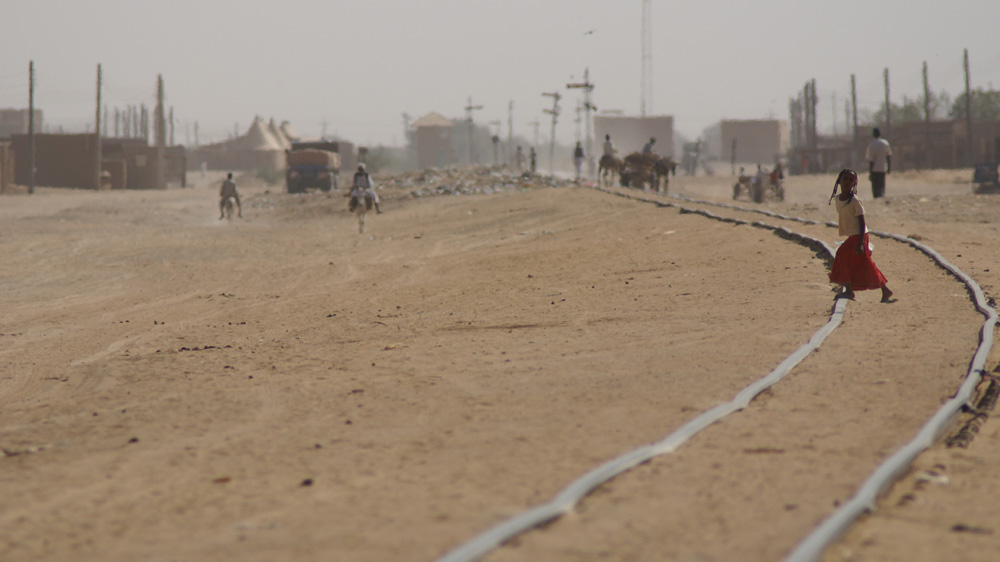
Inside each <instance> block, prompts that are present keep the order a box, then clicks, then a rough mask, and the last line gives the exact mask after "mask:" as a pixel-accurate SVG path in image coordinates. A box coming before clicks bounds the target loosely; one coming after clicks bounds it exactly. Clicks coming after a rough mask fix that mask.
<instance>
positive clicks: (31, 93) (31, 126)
mask: <svg viewBox="0 0 1000 562" xmlns="http://www.w3.org/2000/svg"><path fill="white" fill-rule="evenodd" d="M33 193H35V61H28V194H29V195H30V194H33Z"/></svg>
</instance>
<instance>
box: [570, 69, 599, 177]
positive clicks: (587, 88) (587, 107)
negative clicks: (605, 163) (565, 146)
mask: <svg viewBox="0 0 1000 562" xmlns="http://www.w3.org/2000/svg"><path fill="white" fill-rule="evenodd" d="M566 87H567V88H570V89H573V88H579V89H582V90H583V111H584V115H585V117H586V120H587V125H586V132H587V170H588V173H589V174H590V176H591V177H593V176H594V173H595V171H594V151H593V136H594V135H593V133H592V132H591V127H592V125H593V120H592V119H591V118H590V112H591V111H597V106H596V105H594V104H593V103H591V101H590V94H591V92H593V91H594V85H593V84H592V83H591V82H590V68H589V67H588V68H586V69H584V71H583V82H576V83H573V84H566Z"/></svg>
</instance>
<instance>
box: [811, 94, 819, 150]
mask: <svg viewBox="0 0 1000 562" xmlns="http://www.w3.org/2000/svg"><path fill="white" fill-rule="evenodd" d="M810 91H811V92H812V119H811V121H812V131H811V132H812V149H813V152H816V151H817V150H818V149H819V127H818V123H817V121H818V119H816V107H817V106H818V105H819V96H818V95H817V94H816V79H815V78H813V79H812V87H811V88H810Z"/></svg>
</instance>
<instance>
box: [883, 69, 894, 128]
mask: <svg viewBox="0 0 1000 562" xmlns="http://www.w3.org/2000/svg"><path fill="white" fill-rule="evenodd" d="M882 78H883V80H884V81H885V131H883V134H882V138H887V137H890V136H892V105H891V104H890V103H889V68H888V67H886V69H885V70H884V71H883V72H882Z"/></svg>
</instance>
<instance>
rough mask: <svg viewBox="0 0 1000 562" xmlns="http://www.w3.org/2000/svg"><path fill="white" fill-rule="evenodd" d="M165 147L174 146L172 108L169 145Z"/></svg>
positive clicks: (172, 107)
mask: <svg viewBox="0 0 1000 562" xmlns="http://www.w3.org/2000/svg"><path fill="white" fill-rule="evenodd" d="M167 146H176V145H175V144H174V106H170V144H168V145H167Z"/></svg>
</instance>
